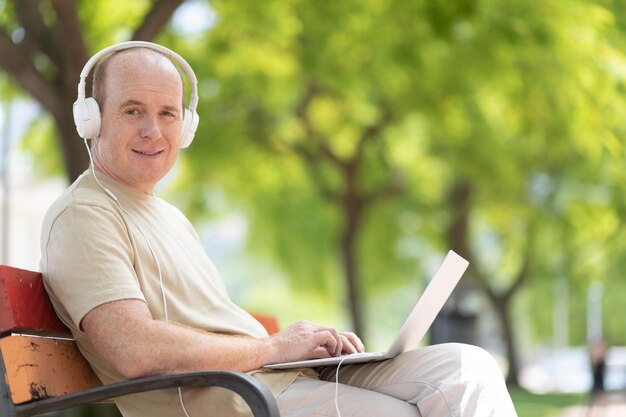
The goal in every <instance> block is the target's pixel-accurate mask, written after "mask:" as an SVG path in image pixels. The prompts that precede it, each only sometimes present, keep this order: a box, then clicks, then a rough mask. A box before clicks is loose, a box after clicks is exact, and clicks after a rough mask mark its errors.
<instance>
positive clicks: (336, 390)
mask: <svg viewBox="0 0 626 417" xmlns="http://www.w3.org/2000/svg"><path fill="white" fill-rule="evenodd" d="M349 356H350V355H346V356H344V357H343V358H341V360H340V361H339V364H338V365H337V370H336V372H335V409H336V410H337V417H341V412H340V411H339V368H341V364H342V363H343V361H345V360H346V359H347V358H348V357H349Z"/></svg>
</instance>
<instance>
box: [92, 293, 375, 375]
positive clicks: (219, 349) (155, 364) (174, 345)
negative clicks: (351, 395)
mask: <svg viewBox="0 0 626 417" xmlns="http://www.w3.org/2000/svg"><path fill="white" fill-rule="evenodd" d="M81 327H82V328H83V330H84V331H85V333H86V334H87V336H88V337H89V339H90V340H91V342H92V343H93V345H94V346H95V347H96V349H97V351H98V352H99V353H100V355H101V356H102V357H103V358H104V359H105V360H106V361H107V362H108V363H110V364H111V365H112V367H113V368H114V369H115V370H116V371H118V372H119V373H120V374H121V375H123V376H124V377H125V378H136V377H140V376H145V375H155V374H165V373H174V372H188V371H199V370H238V371H250V370H252V369H257V368H260V367H261V366H263V365H266V364H268V363H276V362H286V361H293V360H302V359H312V358H324V357H329V356H337V355H339V354H341V353H353V352H355V351H362V350H363V345H362V344H361V342H360V340H359V339H358V338H357V337H356V336H355V335H354V334H352V333H346V332H341V333H340V332H337V330H335V329H334V328H332V327H328V326H323V325H319V324H315V323H311V322H306V321H302V322H298V323H295V324H294V325H292V326H289V327H288V328H286V329H285V330H283V331H282V332H279V333H277V334H276V335H274V336H272V337H267V338H254V337H247V336H232V335H222V334H216V333H210V332H205V331H202V330H198V329H193V328H189V327H184V326H181V325H178V324H176V323H171V322H165V321H159V320H154V319H153V318H152V315H151V314H150V311H149V310H148V307H147V305H146V304H145V303H144V302H143V301H142V300H136V299H129V300H119V301H114V302H110V303H106V304H102V305H100V306H98V307H96V308H94V309H93V310H91V311H90V312H89V313H87V315H85V317H84V318H83V320H82V322H81Z"/></svg>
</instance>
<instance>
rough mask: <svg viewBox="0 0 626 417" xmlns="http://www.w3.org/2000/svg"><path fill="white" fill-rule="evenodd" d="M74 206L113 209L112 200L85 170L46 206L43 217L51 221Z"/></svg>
mask: <svg viewBox="0 0 626 417" xmlns="http://www.w3.org/2000/svg"><path fill="white" fill-rule="evenodd" d="M76 206H93V207H100V208H102V209H107V210H108V209H114V207H115V206H114V202H113V201H112V200H111V198H109V197H108V196H107V195H106V194H105V193H104V192H103V191H102V190H101V189H99V188H98V187H97V184H96V183H95V181H94V180H93V177H92V176H91V175H89V174H88V172H87V171H85V173H83V174H82V175H81V176H80V177H78V178H77V179H76V181H74V183H72V184H71V185H70V186H69V187H68V188H67V189H66V190H65V191H64V192H63V193H62V194H61V195H60V196H59V197H58V198H57V199H56V200H55V201H54V202H53V203H52V205H51V206H50V207H49V208H48V211H47V212H46V216H45V219H46V220H48V221H53V220H54V219H55V218H57V217H58V216H59V215H60V214H61V213H63V212H65V211H66V210H67V209H69V208H71V207H76Z"/></svg>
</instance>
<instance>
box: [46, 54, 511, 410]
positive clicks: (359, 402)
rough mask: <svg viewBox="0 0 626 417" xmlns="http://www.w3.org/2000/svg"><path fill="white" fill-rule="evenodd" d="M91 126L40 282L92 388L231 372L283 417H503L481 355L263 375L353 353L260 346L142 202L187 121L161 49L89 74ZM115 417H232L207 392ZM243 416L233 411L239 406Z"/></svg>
mask: <svg viewBox="0 0 626 417" xmlns="http://www.w3.org/2000/svg"><path fill="white" fill-rule="evenodd" d="M94 78H95V79H94V98H95V99H96V101H97V102H98V105H99V111H100V115H101V123H100V127H99V130H98V133H97V135H96V136H95V137H94V138H93V139H92V143H91V154H92V155H93V161H92V167H91V168H92V169H91V170H87V171H86V172H85V173H84V174H83V175H82V176H81V177H80V178H79V179H78V180H77V181H76V182H75V183H74V184H72V185H71V186H70V187H69V189H68V190H67V191H66V192H65V193H64V194H63V195H62V196H61V197H60V198H59V199H58V200H57V201H56V202H55V203H54V204H53V206H52V207H51V208H50V210H49V212H48V214H47V216H46V218H45V220H44V225H43V230H42V243H41V245H42V261H41V270H42V273H43V276H44V282H45V284H46V288H47V290H48V292H49V294H50V297H51V299H52V301H53V303H54V305H55V308H56V310H57V312H58V314H59V316H60V317H61V319H62V320H63V321H64V322H65V323H66V324H67V325H68V327H70V329H71V330H72V333H73V334H74V336H75V338H76V340H77V342H78V344H79V347H80V349H81V351H82V352H83V354H84V356H85V357H86V358H87V360H88V361H89V362H90V364H91V365H92V367H93V368H94V370H95V372H96V373H97V375H98V376H99V377H100V379H101V380H102V381H103V383H111V382H115V381H119V380H124V379H127V378H134V377H140V376H144V375H151V374H164V373H174V372H185V371H197V370H212V369H220V370H240V371H246V372H250V373H251V374H253V375H254V376H255V377H257V378H258V379H260V380H261V381H263V382H264V383H265V384H266V385H267V386H268V387H269V388H270V390H271V391H272V393H273V394H274V396H275V397H276V399H277V403H278V406H279V409H280V411H281V414H282V415H285V416H287V415H288V416H313V415H315V416H319V415H328V416H331V415H336V414H337V412H336V410H335V401H336V400H337V401H338V403H339V410H340V411H341V414H342V415H343V416H344V417H349V416H383V415H389V416H394V417H395V416H455V417H459V416H478V417H483V416H485V417H486V416H498V417H508V416H515V410H514V408H513V406H512V403H511V400H510V397H509V395H508V393H507V391H506V387H505V385H504V383H503V378H502V374H501V372H500V371H499V369H498V368H497V366H496V364H495V363H494V361H493V359H492V358H491V357H490V356H489V355H488V354H487V353H486V352H484V351H482V350H480V349H479V348H475V347H471V346H465V345H460V344H449V345H440V346H433V347H428V348H423V349H418V350H415V351H412V352H408V353H405V354H402V355H400V356H398V357H397V358H396V359H393V360H389V361H384V362H381V363H377V364H364V365H345V366H344V367H342V368H341V372H340V374H339V381H340V382H341V383H342V385H341V386H340V389H339V395H338V396H337V397H336V396H335V385H334V383H333V378H334V376H335V375H334V372H333V369H331V368H327V369H323V370H320V373H319V374H318V373H317V372H316V371H315V370H313V369H297V370H290V371H267V370H262V369H261V367H262V366H263V365H265V364H268V363H275V362H285V361H293V360H300V359H309V358H320V357H329V356H338V355H340V354H347V353H353V352H361V351H363V344H362V343H361V341H360V340H359V338H358V337H357V336H356V335H354V334H353V333H350V332H340V331H337V330H336V329H334V328H332V327H329V326H324V325H320V324H316V323H311V322H304V321H303V322H298V323H296V324H294V325H292V326H289V327H287V328H286V329H284V330H283V331H281V332H279V333H278V334H276V335H274V336H272V337H269V336H268V335H267V333H266V332H265V330H264V329H263V328H262V326H260V325H259V323H258V322H256V320H254V319H253V318H252V317H251V316H249V315H248V314H247V313H246V312H245V311H244V310H242V309H241V308H239V307H238V306H236V305H235V304H234V303H233V302H232V301H231V300H230V298H229V297H228V295H227V294H226V291H225V287H224V285H223V283H222V281H221V278H220V277H219V275H218V273H217V271H216V270H215V268H214V266H213V265H212V263H211V261H210V260H209V259H208V257H207V256H206V254H205V253H204V251H203V249H202V246H201V244H200V242H199V240H198V238H197V236H196V233H195V231H194V230H193V228H192V226H191V224H190V223H189V222H188V221H187V220H186V219H185V218H184V216H183V215H182V214H181V213H180V212H179V211H178V210H176V209H175V208H173V207H172V206H170V205H169V204H167V203H165V202H164V201H162V200H160V199H158V198H157V197H155V196H154V194H153V190H154V187H155V185H156V183H157V182H158V181H159V180H160V179H161V178H162V177H163V176H164V175H165V174H166V173H167V172H168V171H169V170H170V169H171V168H172V166H173V164H174V162H175V161H176V159H177V157H178V153H179V147H180V145H181V143H180V142H181V132H182V130H183V125H184V119H183V115H184V114H186V112H185V110H184V109H183V104H182V102H183V82H182V79H181V75H180V73H179V72H178V70H177V68H176V66H175V65H174V64H173V63H172V62H171V61H170V60H169V59H168V58H167V57H166V56H165V55H164V54H163V53H162V52H160V51H155V50H153V49H150V48H145V47H129V48H127V49H123V50H121V51H117V52H115V53H113V54H111V55H110V56H108V57H106V58H105V59H103V61H102V62H100V63H99V66H98V68H97V69H96V71H95V75H94ZM116 403H117V405H118V407H119V408H120V410H121V412H122V414H123V415H124V416H138V417H142V416H146V417H148V416H167V417H174V416H190V417H200V416H208V415H216V416H231V415H239V414H245V413H246V410H245V407H243V406H242V405H241V404H240V403H239V401H238V400H237V399H235V398H234V396H233V395H230V394H228V393H226V392H225V391H224V390H221V389H218V388H193V389H184V390H163V391H158V392H153V393H146V394H140V395H133V396H128V397H123V398H120V399H119V400H117V401H116ZM242 407H243V408H242Z"/></svg>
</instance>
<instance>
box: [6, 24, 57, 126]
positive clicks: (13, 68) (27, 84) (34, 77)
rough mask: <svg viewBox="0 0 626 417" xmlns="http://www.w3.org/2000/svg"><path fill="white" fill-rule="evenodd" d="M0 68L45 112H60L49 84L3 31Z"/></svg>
mask: <svg viewBox="0 0 626 417" xmlns="http://www.w3.org/2000/svg"><path fill="white" fill-rule="evenodd" d="M0 67H1V68H2V69H3V70H4V71H6V72H7V73H8V74H9V75H10V76H11V77H13V79H15V81H17V83H18V84H19V85H20V86H21V87H22V88H23V89H24V90H25V91H26V92H28V93H29V94H30V95H32V96H33V97H34V98H35V99H36V100H37V101H39V102H40V103H41V105H42V106H43V107H44V108H45V109H46V110H48V111H49V112H51V113H52V114H56V115H58V114H59V112H60V111H62V110H61V108H60V106H59V100H58V98H57V94H56V92H55V91H54V90H53V89H52V88H51V87H50V82H49V81H48V80H46V79H45V78H44V76H43V75H41V73H40V72H39V71H37V69H36V68H35V66H34V65H33V63H32V62H31V61H30V60H29V59H28V57H27V56H26V53H25V52H24V49H23V48H21V47H20V46H19V45H16V44H14V43H13V41H12V40H11V38H9V36H8V35H7V33H6V32H5V31H4V30H0Z"/></svg>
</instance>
